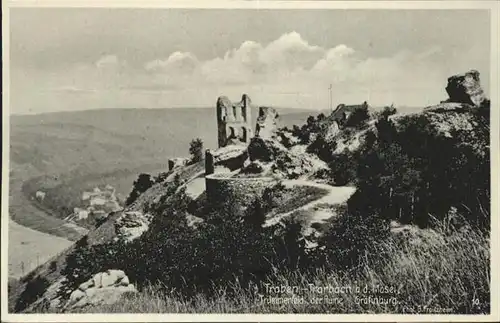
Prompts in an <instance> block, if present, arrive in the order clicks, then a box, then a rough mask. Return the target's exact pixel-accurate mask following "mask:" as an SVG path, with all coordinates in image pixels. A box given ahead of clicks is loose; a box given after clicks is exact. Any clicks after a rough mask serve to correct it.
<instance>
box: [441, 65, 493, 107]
mask: <svg viewBox="0 0 500 323" xmlns="http://www.w3.org/2000/svg"><path fill="white" fill-rule="evenodd" d="M446 92H447V93H448V96H449V97H450V98H449V102H456V103H466V104H470V105H474V106H476V107H479V106H481V103H483V101H484V100H486V97H485V95H484V92H483V89H482V88H481V81H480V79H479V72H478V71H476V70H470V71H469V72H467V73H464V74H457V75H454V76H451V77H449V78H448V85H447V86H446Z"/></svg>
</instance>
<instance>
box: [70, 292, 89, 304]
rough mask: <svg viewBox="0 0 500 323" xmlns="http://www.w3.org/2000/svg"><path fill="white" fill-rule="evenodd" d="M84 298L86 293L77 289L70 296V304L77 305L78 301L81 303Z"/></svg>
mask: <svg viewBox="0 0 500 323" xmlns="http://www.w3.org/2000/svg"><path fill="white" fill-rule="evenodd" d="M83 297H85V292H83V291H81V290H79V289H76V290H74V291H73V292H72V293H71V295H70V296H69V303H76V302H77V301H79V300H80V299H82V298H83Z"/></svg>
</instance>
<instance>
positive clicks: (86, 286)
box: [78, 279, 94, 291]
mask: <svg viewBox="0 0 500 323" xmlns="http://www.w3.org/2000/svg"><path fill="white" fill-rule="evenodd" d="M93 286H94V280H93V279H89V280H88V281H86V282H84V283H81V284H80V286H78V289H80V290H82V291H86V290H87V289H89V288H90V287H93Z"/></svg>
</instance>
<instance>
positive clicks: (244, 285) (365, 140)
mask: <svg viewBox="0 0 500 323" xmlns="http://www.w3.org/2000/svg"><path fill="white" fill-rule="evenodd" d="M478 87H480V84H479V74H478V73H477V72H475V71H471V72H469V73H466V74H464V75H458V76H454V77H452V78H450V79H449V80H448V86H447V88H446V89H447V92H448V96H449V99H448V100H446V101H443V102H441V103H438V104H436V105H435V106H431V107H426V108H425V109H422V110H421V111H420V112H415V113H404V114H399V113H397V107H386V108H385V109H383V110H382V111H374V110H373V109H371V108H370V106H369V104H368V103H367V102H364V103H361V102H360V103H359V104H354V105H343V106H339V107H338V108H337V109H336V110H334V111H333V112H331V113H330V114H324V113H322V114H319V115H317V116H309V117H308V118H307V121H306V122H305V123H304V124H302V125H299V124H295V125H294V126H292V125H287V126H282V125H281V126H280V125H279V119H280V116H279V113H277V111H276V110H275V109H273V108H270V107H262V106H261V107H259V109H258V110H257V109H252V110H249V109H248V108H249V107H250V104H251V103H250V100H249V98H248V97H247V96H243V97H242V100H241V101H240V102H231V101H230V100H228V99H227V98H219V100H218V103H217V107H216V110H215V111H213V113H214V119H212V120H214V121H215V120H217V123H216V124H214V125H212V126H211V127H213V128H212V129H213V132H212V133H211V136H212V139H211V140H212V141H211V142H213V143H214V144H213V145H210V144H207V145H206V148H208V149H207V150H204V149H203V148H202V147H201V146H200V144H199V141H196V140H193V141H190V140H191V139H193V138H194V136H193V137H191V138H189V139H186V138H185V139H184V142H186V146H190V148H191V149H190V151H191V156H190V157H189V158H187V159H184V160H183V161H182V162H179V160H178V159H176V160H172V163H170V166H171V167H170V169H169V170H168V171H164V172H160V173H157V174H153V175H152V176H151V175H150V174H142V175H140V176H139V177H138V178H137V180H136V181H135V182H134V188H133V190H132V193H133V194H130V195H129V198H128V199H127V202H126V205H125V207H124V209H123V210H120V211H117V212H113V213H110V214H109V215H108V217H107V219H106V221H104V222H103V223H101V224H100V225H99V226H98V227H97V228H96V229H95V230H92V231H90V232H89V234H88V235H87V236H85V237H83V238H82V239H80V240H79V241H78V242H77V243H76V244H75V245H73V246H71V247H70V248H69V249H67V250H66V251H65V252H64V253H63V254H61V255H60V256H58V257H56V258H55V259H53V260H52V261H51V262H48V263H46V264H44V265H42V266H40V267H39V268H37V269H36V270H34V271H33V272H32V273H30V275H29V276H27V277H24V278H23V279H22V280H21V282H20V283H19V285H17V286H12V287H11V289H10V291H9V299H10V302H9V303H10V305H11V308H12V309H14V310H15V311H17V312H20V311H25V312H39V311H49V312H61V311H67V312H75V311H76V312H81V311H99V310H101V311H120V310H121V311H137V310H139V311H151V310H154V311H187V312H191V311H196V312H199V311H214V312H228V311H232V312H242V311H243V312H290V311H294V312H323V313H324V312H325V311H326V312H341V313H347V312H349V313H355V312H366V311H367V310H370V311H374V312H389V313H392V312H396V313H400V312H401V311H402V310H403V309H404V308H406V309H408V308H409V309H414V310H415V311H416V308H417V305H419V304H428V306H430V305H435V306H438V307H440V308H451V309H452V310H453V313H486V312H489V310H490V303H489V277H488V273H489V247H488V246H489V226H490V223H489V221H490V211H489V196H490V195H489V194H490V193H489V190H490V185H489V178H490V172H489V169H490V160H489V149H490V148H489V108H490V107H489V100H487V99H486V98H485V97H484V95H483V94H482V91H478ZM249 111H251V112H249ZM249 113H250V114H251V115H252V117H251V118H249V117H248V114H249ZM215 116H217V117H215ZM214 123H215V122H214ZM254 125H255V127H254ZM207 127H208V126H207ZM254 129H255V133H252V132H253V131H254ZM250 134H251V135H250ZM215 139H217V143H218V144H217V145H216V144H215ZM203 142H204V141H203ZM185 150H186V148H184V150H183V151H185ZM179 156H185V154H180V155H178V156H171V157H179ZM131 197H132V198H131ZM396 268H397V270H396ZM457 281H458V282H460V283H461V284H460V287H459V288H457ZM150 284H153V285H154V286H153V287H152V286H151V285H150ZM280 284H281V285H283V286H288V287H292V286H311V285H313V286H327V285H333V286H351V287H352V288H353V290H355V288H356V287H363V286H372V288H371V289H370V291H369V292H366V293H365V297H368V296H370V297H372V298H375V299H377V302H376V303H370V302H365V303H362V302H361V303H360V302H359V294H358V295H357V294H356V292H352V291H350V292H348V293H343V294H342V295H340V296H339V298H338V299H337V301H336V303H335V304H331V303H314V304H313V303H312V302H313V299H315V298H317V297H318V295H317V294H316V292H315V291H313V290H310V288H309V289H307V288H304V289H303V290H302V289H301V290H300V291H296V292H297V293H296V294H297V295H296V298H297V299H299V300H301V301H300V302H299V301H297V303H287V304H277V303H275V302H271V301H269V302H265V301H262V300H263V299H265V300H268V299H269V297H271V298H272V297H277V296H280V294H279V292H276V291H273V290H269V288H266V287H265V286H269V285H271V286H274V285H280ZM374 286H379V287H378V288H375V287H374ZM380 288H381V289H380ZM389 290H391V291H390V292H389ZM122 295H125V296H124V297H123V298H121V299H120V297H121V296H122ZM473 297H475V298H477V299H481V302H480V304H476V303H471V302H470V301H469V300H470V299H472V298H473ZM151 299H155V302H154V304H162V305H161V306H160V305H157V306H159V307H158V308H153V309H152V306H153V305H147V304H148V301H149V300H151ZM356 299H358V301H357V302H356ZM150 303H152V302H150ZM215 304H219V305H217V306H215ZM96 305H97V307H95V306H96ZM141 306H142V307H141Z"/></svg>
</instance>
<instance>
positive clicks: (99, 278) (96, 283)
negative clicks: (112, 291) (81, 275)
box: [92, 273, 103, 288]
mask: <svg viewBox="0 0 500 323" xmlns="http://www.w3.org/2000/svg"><path fill="white" fill-rule="evenodd" d="M102 274H103V273H97V274H95V276H94V277H93V278H92V279H93V280H94V287H95V288H101V287H102Z"/></svg>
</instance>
